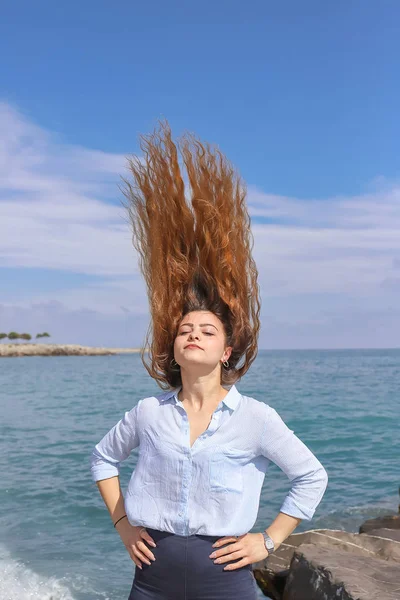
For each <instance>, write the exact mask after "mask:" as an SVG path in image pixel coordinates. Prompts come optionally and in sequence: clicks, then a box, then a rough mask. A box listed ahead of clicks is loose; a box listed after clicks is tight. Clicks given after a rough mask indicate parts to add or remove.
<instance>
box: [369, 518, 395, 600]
mask: <svg viewBox="0 0 400 600" xmlns="http://www.w3.org/2000/svg"><path fill="white" fill-rule="evenodd" d="M372 529H400V514H398V515H387V516H385V517H378V518H376V519H369V520H368V521H365V523H363V524H362V525H361V527H360V529H359V533H368V532H369V531H371V530H372ZM399 597H400V596H399Z"/></svg>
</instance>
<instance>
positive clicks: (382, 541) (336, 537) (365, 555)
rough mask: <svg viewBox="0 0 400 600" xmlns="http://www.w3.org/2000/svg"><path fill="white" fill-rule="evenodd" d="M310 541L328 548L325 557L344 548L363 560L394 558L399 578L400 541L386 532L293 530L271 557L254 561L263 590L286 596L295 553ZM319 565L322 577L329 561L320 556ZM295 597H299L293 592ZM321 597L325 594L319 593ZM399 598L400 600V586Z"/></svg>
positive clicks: (275, 599)
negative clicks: (385, 533)
mask: <svg viewBox="0 0 400 600" xmlns="http://www.w3.org/2000/svg"><path fill="white" fill-rule="evenodd" d="M310 545H312V546H313V547H315V548H317V549H318V550H321V551H322V550H324V551H325V552H326V551H327V550H328V551H329V553H330V554H326V555H325V558H326V560H328V559H329V558H330V557H334V556H335V554H336V553H338V552H342V553H344V554H345V555H347V556H348V557H349V558H350V557H351V556H355V557H358V558H359V559H360V560H361V561H362V560H363V559H371V558H372V559H374V560H378V561H382V562H392V563H394V564H395V568H396V569H397V572H398V576H399V580H400V542H399V541H396V540H393V539H391V538H388V537H387V536H374V535H370V534H362V535H360V534H358V533H348V532H346V531H341V530H338V531H332V530H330V529H314V530H311V531H306V532H304V533H295V534H292V535H291V536H289V538H288V539H287V540H286V541H285V542H284V543H283V544H282V545H281V546H280V547H279V548H278V550H277V551H276V553H275V554H273V555H272V556H271V557H270V558H268V559H267V560H265V561H261V562H259V563H255V564H254V565H253V573H254V576H255V578H256V581H257V584H258V586H259V587H260V588H261V590H262V592H263V593H264V594H266V595H267V596H270V597H271V598H273V600H282V599H283V598H284V597H285V596H284V593H285V592H284V590H286V587H285V583H286V581H287V580H288V577H289V576H290V573H291V570H292V568H293V565H294V564H295V563H292V560H293V556H294V555H295V553H298V552H299V551H302V549H303V547H304V546H307V547H308V546H310ZM324 560H325V559H324ZM296 564H297V563H296ZM318 567H319V568H320V569H321V577H323V572H324V568H325V569H326V570H330V562H329V561H328V562H323V561H322V560H321V562H319V563H318ZM361 573H365V570H364V569H363V570H362V571H361ZM360 577H361V578H362V574H360ZM329 585H331V583H330V584H329ZM331 587H332V586H331ZM300 597H301V596H299V598H300ZM293 598H297V597H296V596H293ZM320 598H324V597H323V596H320ZM327 598H328V597H327ZM343 598H346V596H345V595H344V596H343ZM306 600H308V599H306ZM325 600H326V599H325ZM397 600H400V589H399V595H398V598H397Z"/></svg>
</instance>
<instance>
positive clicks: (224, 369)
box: [92, 123, 327, 600]
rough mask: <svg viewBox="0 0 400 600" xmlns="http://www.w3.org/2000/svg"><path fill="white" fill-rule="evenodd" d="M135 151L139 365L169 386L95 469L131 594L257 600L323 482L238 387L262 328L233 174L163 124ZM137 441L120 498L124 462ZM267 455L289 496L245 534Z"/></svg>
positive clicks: (100, 455)
mask: <svg viewBox="0 0 400 600" xmlns="http://www.w3.org/2000/svg"><path fill="white" fill-rule="evenodd" d="M141 147H142V150H143V151H144V159H135V158H133V159H130V160H129V167H130V171H131V174H132V176H133V177H132V180H131V181H130V180H128V179H125V180H124V182H125V187H124V194H125V196H126V198H127V199H128V203H127V204H126V205H125V206H126V208H127V209H128V213H129V217H130V221H131V225H132V231H133V244H134V246H135V248H136V249H137V251H138V253H139V257H140V268H141V271H142V273H143V275H144V278H145V281H146V284H147V292H148V296H149V302H150V311H151V325H150V327H149V330H148V333H147V338H146V343H145V344H144V348H147V349H148V350H149V355H148V357H147V359H146V355H145V353H146V350H145V349H143V352H142V360H143V363H144V365H145V367H146V369H147V371H148V373H149V374H150V376H151V377H152V378H153V379H155V380H156V381H157V383H158V384H159V386H160V387H161V389H163V390H166V391H164V392H163V393H160V394H157V395H154V396H150V397H147V398H142V399H140V400H139V402H138V403H137V404H136V406H134V407H133V408H132V410H130V411H129V412H126V413H125V415H124V417H123V418H122V419H121V420H120V421H119V422H118V423H117V424H116V425H115V426H114V427H113V428H112V429H111V430H110V431H109V432H108V433H107V434H106V435H105V436H104V438H103V439H102V440H101V442H100V443H99V444H97V446H96V447H95V449H94V451H93V454H92V475H93V479H94V480H95V481H96V482H97V485H98V488H99V490H100V493H101V495H102V498H103V500H104V502H105V504H106V506H107V508H108V510H109V512H110V515H111V518H112V521H113V523H114V526H115V528H116V530H117V531H118V533H119V535H120V537H121V539H122V542H123V543H124V545H125V547H126V549H127V551H128V552H129V554H130V556H131V558H132V560H133V562H134V563H135V565H136V566H137V569H135V575H134V580H133V585H132V589H131V593H130V596H129V599H130V600H145V599H146V600H156V599H158V600H161V599H165V600H166V599H171V600H222V599H225V598H229V599H230V600H235V599H238V600H243V599H246V600H252V599H255V598H256V584H255V579H254V576H253V574H252V567H251V565H252V564H253V563H255V562H257V561H260V560H263V559H265V558H266V557H267V556H268V555H269V554H271V553H272V552H274V551H275V550H276V549H277V548H278V546H279V545H280V544H281V543H282V542H283V541H284V540H285V539H286V537H287V536H288V535H290V534H291V533H292V531H293V530H294V529H295V528H296V526H297V525H298V524H299V523H300V521H301V520H302V519H307V520H309V519H311V518H312V516H313V513H314V511H315V509H316V507H317V505H318V503H319V502H320V500H321V498H322V495H323V493H324V491H325V488H326V485H327V475H326V472H325V470H324V468H323V467H322V465H321V464H320V463H319V461H318V460H317V459H316V458H315V456H314V455H313V454H312V453H311V451H310V450H309V449H308V448H307V447H306V446H305V445H304V444H303V443H302V442H301V441H300V440H299V439H298V438H297V437H296V436H295V435H294V433H293V432H292V431H291V430H290V429H289V428H288V427H287V426H286V425H285V424H284V423H283V421H282V420H281V418H280V417H279V416H278V414H277V413H276V411H275V410H274V409H273V408H271V407H269V406H268V405H267V404H265V403H264V402H262V401H259V400H256V399H254V398H251V397H247V396H245V395H242V394H241V393H240V392H239V391H238V389H237V388H236V386H235V383H236V382H237V381H238V380H239V379H240V378H241V377H242V376H243V375H244V374H245V373H246V372H247V371H248V369H249V367H250V365H251V364H252V362H253V360H254V359H255V357H256V354H257V339H258V333H259V328H260V322H259V313H260V301H259V289H258V283H257V269H256V266H255V263H254V260H253V258H252V255H251V249H252V243H253V242H252V235H251V231H250V220H249V216H248V213H247V209H246V204H245V197H246V194H245V188H244V185H243V183H242V181H241V179H240V177H239V176H238V174H237V173H236V171H235V170H234V168H233V167H232V166H231V165H230V163H229V162H228V161H227V159H226V158H225V157H224V156H223V155H222V154H221V153H220V152H219V151H218V150H216V149H213V148H211V147H210V146H209V145H207V144H206V145H204V144H201V143H200V142H199V141H198V140H196V139H195V138H194V137H193V136H186V137H185V138H183V140H182V141H181V143H180V145H179V148H178V147H177V146H176V145H175V143H174V142H173V141H172V138H171V132H170V129H169V127H168V125H167V124H165V123H164V124H162V125H161V127H160V128H159V129H158V130H156V131H155V132H154V133H153V134H152V135H151V136H148V137H142V143H141ZM178 149H179V150H180V152H181V156H182V159H183V164H184V167H185V169H186V175H185V176H186V177H187V181H188V184H189V185H188V187H189V189H190V194H189V193H187V196H188V198H186V195H185V189H186V188H185V185H184V179H183V175H182V168H181V166H180V164H179V153H178ZM189 195H190V199H189ZM136 447H139V457H138V463H137V466H136V468H135V470H134V472H133V474H132V477H131V480H130V482H129V486H128V490H127V494H126V498H125V499H124V497H123V495H122V491H121V488H120V483H119V477H118V474H119V463H120V462H121V461H123V460H124V459H126V458H127V456H128V455H129V454H130V452H131V451H132V449H133V448H136ZM271 461H272V462H274V463H276V464H277V465H278V466H279V467H280V468H281V469H282V470H283V471H284V472H285V473H286V475H287V476H288V478H289V480H290V481H291V489H290V492H289V493H288V495H287V496H286V498H285V499H284V501H283V504H282V506H281V509H280V512H279V514H278V515H277V517H276V518H275V519H274V521H273V522H272V523H271V524H270V525H269V526H268V527H267V529H266V531H264V532H263V531H260V532H259V533H248V531H249V530H250V529H251V528H252V527H253V526H254V523H255V521H256V518H257V511H258V506H259V500H260V492H261V487H262V484H263V480H264V476H265V472H266V470H267V467H268V464H269V463H270V462H271Z"/></svg>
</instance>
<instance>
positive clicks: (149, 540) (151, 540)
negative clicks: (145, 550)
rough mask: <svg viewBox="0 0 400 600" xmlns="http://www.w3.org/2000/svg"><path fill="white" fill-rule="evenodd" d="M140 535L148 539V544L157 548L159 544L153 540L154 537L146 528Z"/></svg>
mask: <svg viewBox="0 0 400 600" xmlns="http://www.w3.org/2000/svg"><path fill="white" fill-rule="evenodd" d="M140 536H141V537H142V538H143V539H144V540H146V542H147V543H148V544H150V546H153V548H156V546H157V544H156V543H155V541H154V540H153V538H152V537H151V535H150V534H149V533H147V531H146V530H145V529H142V530H141V532H140Z"/></svg>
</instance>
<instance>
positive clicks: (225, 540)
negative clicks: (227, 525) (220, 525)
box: [212, 535, 236, 548]
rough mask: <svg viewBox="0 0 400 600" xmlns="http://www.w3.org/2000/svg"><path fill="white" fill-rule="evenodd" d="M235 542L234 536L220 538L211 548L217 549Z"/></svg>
mask: <svg viewBox="0 0 400 600" xmlns="http://www.w3.org/2000/svg"><path fill="white" fill-rule="evenodd" d="M235 541H236V536H235V535H230V536H226V537H223V538H220V539H219V540H217V541H216V542H214V544H213V545H212V547H213V548H219V547H220V546H223V545H224V544H228V543H229V542H235Z"/></svg>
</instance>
